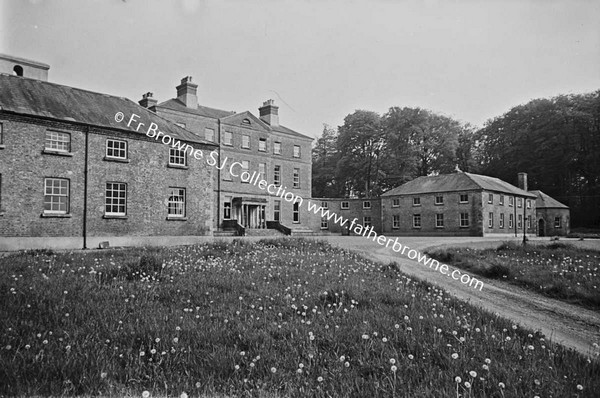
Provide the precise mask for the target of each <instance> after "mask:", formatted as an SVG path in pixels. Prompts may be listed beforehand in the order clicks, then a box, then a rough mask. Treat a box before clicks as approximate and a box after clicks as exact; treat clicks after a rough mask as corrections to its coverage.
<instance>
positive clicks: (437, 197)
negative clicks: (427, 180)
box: [433, 195, 444, 206]
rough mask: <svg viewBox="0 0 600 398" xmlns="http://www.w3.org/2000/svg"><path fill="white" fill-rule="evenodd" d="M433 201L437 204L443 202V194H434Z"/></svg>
mask: <svg viewBox="0 0 600 398" xmlns="http://www.w3.org/2000/svg"><path fill="white" fill-rule="evenodd" d="M438 199H441V200H439V201H438ZM433 203H434V204H435V205H437V206H439V205H443V204H444V195H435V199H434V201H433Z"/></svg>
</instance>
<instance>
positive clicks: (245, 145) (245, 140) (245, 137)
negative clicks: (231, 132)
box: [242, 134, 250, 149]
mask: <svg viewBox="0 0 600 398" xmlns="http://www.w3.org/2000/svg"><path fill="white" fill-rule="evenodd" d="M242 149H250V136H249V135H248V134H243V135H242Z"/></svg>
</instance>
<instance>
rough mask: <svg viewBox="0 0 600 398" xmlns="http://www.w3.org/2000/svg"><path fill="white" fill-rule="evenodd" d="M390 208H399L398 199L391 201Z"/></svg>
mask: <svg viewBox="0 0 600 398" xmlns="http://www.w3.org/2000/svg"><path fill="white" fill-rule="evenodd" d="M392 207H400V198H394V199H392Z"/></svg>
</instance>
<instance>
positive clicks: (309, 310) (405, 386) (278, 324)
mask: <svg viewBox="0 0 600 398" xmlns="http://www.w3.org/2000/svg"><path fill="white" fill-rule="evenodd" d="M482 294H485V293H484V292H482ZM0 324H1V329H0V344H1V347H2V349H1V350H0V395H14V394H19V395H109V396H123V395H135V396H140V395H142V393H143V392H145V391H147V392H148V393H149V394H150V395H152V396H164V395H169V396H180V395H181V394H182V393H184V392H185V394H187V395H188V396H199V395H201V394H208V395H210V394H215V393H219V394H230V395H233V396H294V397H307V396H314V397H330V396H335V397H390V396H398V397H405V396H406V397H441V396H444V397H450V396H454V397H456V396H457V394H460V396H462V397H517V396H518V397H534V396H536V395H537V396H540V397H546V396H554V397H592V396H595V393H596V392H597V391H599V390H600V378H599V377H598V375H600V365H599V364H598V362H597V361H593V360H592V361H590V360H588V359H586V358H584V357H582V356H580V355H578V354H575V353H573V352H571V351H566V350H565V349H563V348H562V347H561V346H557V345H554V344H551V343H550V342H548V341H545V340H544V338H543V336H541V335H539V334H536V333H531V332H529V331H527V330H523V329H521V328H520V327H518V326H517V325H513V324H511V323H510V322H509V321H506V320H504V319H501V318H499V317H496V316H494V315H492V314H489V313H486V312H483V311H481V310H478V309H476V308H474V307H472V306H469V305H468V304H466V303H463V302H460V301H457V300H455V299H452V298H450V297H447V296H446V294H444V292H443V291H441V290H439V289H437V288H435V287H432V286H430V285H428V284H425V283H421V282H417V281H414V280H412V279H410V278H408V277H406V276H404V275H402V274H400V273H398V272H397V270H396V267H395V266H394V265H393V264H390V265H381V264H376V263H373V262H370V261H366V260H364V259H362V258H360V257H358V256H357V255H355V254H352V253H349V252H345V251H341V250H339V249H334V248H332V247H330V246H328V245H327V244H324V243H319V242H313V241H304V240H276V241H262V242H259V243H252V242H247V241H235V242H234V243H227V244H225V243H216V244H205V245H201V246H195V247H182V248H169V249H147V250H146V249H128V250H111V251H94V252H77V253H52V252H47V251H38V252H30V253H27V254H15V255H10V256H8V257H4V258H2V259H0ZM457 380H458V382H457Z"/></svg>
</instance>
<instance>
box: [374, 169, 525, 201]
mask: <svg viewBox="0 0 600 398" xmlns="http://www.w3.org/2000/svg"><path fill="white" fill-rule="evenodd" d="M469 190H486V191H492V192H500V193H508V194H512V195H520V196H526V197H530V198H535V195H534V194H532V193H530V192H527V191H524V190H522V189H519V188H517V187H515V186H514V185H511V184H509V183H507V182H505V181H502V180H500V179H498V178H495V177H489V176H483V175H479V174H471V173H464V172H458V173H453V174H440V175H437V176H424V177H418V178H415V179H414V180H412V181H409V182H407V183H405V184H403V185H401V186H399V187H396V188H394V189H391V190H389V191H387V192H386V193H384V194H383V195H381V196H394V195H415V194H428V193H436V192H454V191H469Z"/></svg>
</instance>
